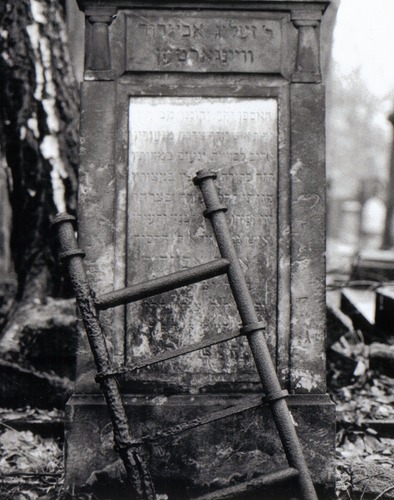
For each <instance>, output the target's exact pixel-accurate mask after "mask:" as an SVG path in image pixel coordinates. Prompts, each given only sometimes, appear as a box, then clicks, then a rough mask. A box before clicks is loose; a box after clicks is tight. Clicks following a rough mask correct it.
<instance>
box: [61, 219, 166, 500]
mask: <svg viewBox="0 0 394 500" xmlns="http://www.w3.org/2000/svg"><path fill="white" fill-rule="evenodd" d="M74 220H75V219H74V217H72V216H71V215H68V214H59V215H58V216H57V217H56V218H55V219H54V220H53V222H52V225H53V226H55V227H56V229H57V237H58V240H59V246H60V259H61V260H63V261H64V262H65V263H66V265H67V267H68V273H69V276H70V279H71V283H72V286H73V289H74V293H75V296H76V300H77V305H78V307H79V310H80V312H81V316H82V319H83V323H84V326H85V330H86V334H87V337H88V339H89V343H90V347H91V350H92V353H93V356H94V360H95V363H96V368H97V371H98V372H99V373H108V372H110V371H111V368H112V366H111V361H110V357H109V354H108V350H107V347H106V343H105V337H104V334H103V331H102V329H101V325H100V322H99V320H98V315H97V310H96V307H95V304H94V301H93V297H92V293H91V290H90V287H89V284H88V281H87V278H86V274H85V270H84V266H83V260H82V259H83V256H84V252H82V251H81V250H80V249H79V248H78V245H77V241H76V239H75V235H74V228H73V224H72V223H73V222H74ZM100 385H101V389H102V392H103V394H104V397H105V399H106V402H107V406H108V410H109V414H110V418H111V422H112V426H113V430H114V441H115V447H116V449H117V451H118V453H119V455H120V457H121V459H122V461H123V463H124V466H125V469H126V472H127V478H128V481H129V483H130V498H138V499H141V500H154V498H155V496H156V495H155V490H154V486H153V483H152V480H151V477H150V473H149V470H148V467H147V465H146V464H145V462H144V460H143V458H142V456H141V450H140V448H138V447H135V446H132V439H131V436H130V431H129V425H128V420H127V415H126V411H125V408H124V406H123V403H122V399H121V395H120V391H119V387H118V384H117V381H116V379H115V378H114V377H112V376H108V377H102V378H100Z"/></svg>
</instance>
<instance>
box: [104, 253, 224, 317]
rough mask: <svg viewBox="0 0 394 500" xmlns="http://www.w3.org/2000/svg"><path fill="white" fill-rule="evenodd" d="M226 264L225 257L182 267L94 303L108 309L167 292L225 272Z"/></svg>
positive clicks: (110, 293)
mask: <svg viewBox="0 0 394 500" xmlns="http://www.w3.org/2000/svg"><path fill="white" fill-rule="evenodd" d="M228 266H229V261H228V260H226V259H217V260H212V261H211V262H207V263H206V264H201V265H199V266H195V267H191V268H189V269H183V270H182V271H177V272H175V273H171V274H167V276H162V277H160V278H155V279H152V280H149V281H144V282H143V283H137V284H136V285H131V286H128V287H126V288H122V289H121V290H115V291H114V292H109V293H105V294H103V295H100V296H99V297H96V299H95V304H96V307H97V309H100V310H104V309H109V308H110V307H115V306H119V305H121V304H129V303H131V302H136V301H137V300H141V299H146V298H148V297H153V296H154V295H158V294H159V293H164V292H169V291H171V290H176V289H177V288H181V287H182V286H187V285H192V284H193V283H198V282H200V281H203V280H207V279H210V278H214V277H215V276H220V275H221V274H226V272H227V269H228Z"/></svg>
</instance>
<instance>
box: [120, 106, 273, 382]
mask: <svg viewBox="0 0 394 500" xmlns="http://www.w3.org/2000/svg"><path fill="white" fill-rule="evenodd" d="M129 120H130V121H129V172H128V175H129V183H128V207H127V213H128V225H127V231H128V244H127V252H128V254H127V281H128V284H133V283H138V282H141V281H144V280H147V279H151V278H154V277H159V276H163V275H165V274H168V273H171V272H175V271H177V270H180V269H183V268H185V267H192V266H195V265H198V264H202V263H205V262H208V261H210V260H212V259H214V258H218V257H220V255H219V253H218V250H217V245H216V241H215V240H214V236H213V233H212V230H211V228H210V225H209V222H208V221H207V220H206V219H205V218H204V217H203V210H204V208H205V207H204V205H203V202H202V198H201V194H200V192H199V190H198V189H197V188H196V187H195V186H194V185H193V182H192V179H193V177H194V175H195V173H196V172H197V171H198V170H200V169H202V168H209V169H213V170H215V171H217V172H218V179H217V181H216V182H217V186H218V190H219V193H220V195H221V199H222V202H223V203H225V204H226V205H227V206H228V209H229V210H228V212H227V216H228V221H229V225H230V230H231V232H232V235H233V239H234V242H235V245H236V248H237V251H238V254H239V256H240V259H241V264H242V266H243V268H244V271H245V275H246V278H247V281H248V283H249V285H250V289H251V293H252V297H253V299H254V301H255V304H256V307H257V310H258V313H259V315H260V316H261V317H265V318H266V320H267V321H268V324H269V334H268V341H269V343H270V345H271V348H272V350H273V351H274V348H275V334H276V331H275V325H276V293H277V164H278V163H277V155H278V153H277V149H278V138H277V127H278V118H277V101H276V100H275V99H266V98H259V99H255V98H237V99H235V98H196V97H194V98H190V97H188V98H181V97H137V98H132V99H130V109H129ZM239 325H240V318H239V316H238V312H237V310H236V307H235V305H234V301H233V298H232V295H231V291H230V288H229V285H228V283H227V278H226V277H218V278H215V279H214V280H209V281H207V282H203V283H199V284H197V285H193V286H192V287H187V288H184V289H182V290H180V291H174V292H169V293H166V294H162V295H158V296H156V297H154V298H151V299H147V300H144V301H142V302H140V303H137V304H133V305H131V306H129V308H128V315H127V329H126V330H127V333H126V335H127V338H126V344H127V353H128V362H133V361H135V360H136V359H138V358H140V357H146V356H151V355H154V354H157V353H158V352H161V351H163V350H168V349H175V348H179V347H183V346H185V345H188V344H191V343H194V342H198V341H200V340H202V339H203V338H206V337H209V336H214V335H221V334H224V333H226V332H231V331H233V332H236V331H237V330H238V328H239ZM166 364H167V365H168V366H167V367H166V368H164V370H165V373H166V377H167V378H166V380H169V381H170V380H171V377H172V374H173V375H174V377H173V378H174V380H175V379H176V377H178V378H177V380H178V381H179V374H180V373H182V374H184V377H186V378H188V380H187V382H186V381H185V384H186V383H187V385H188V387H190V384H191V382H190V377H191V375H193V377H192V378H193V379H194V380H198V383H199V384H207V383H215V382H223V381H226V380H232V379H233V378H235V379H239V378H240V377H241V380H243V378H244V379H245V380H250V377H252V374H253V377H255V369H254V365H253V361H252V360H251V358H250V353H249V349H248V348H247V347H245V345H244V342H243V341H242V340H236V341H231V343H226V344H221V345H219V346H216V347H212V348H209V349H204V350H201V351H197V352H195V353H193V354H189V355H187V356H183V357H181V358H177V360H174V361H170V362H166ZM160 370H161V372H160V373H163V367H161V369H160ZM154 373H155V368H151V369H150V370H149V371H148V374H149V376H152V374H154ZM157 373H159V372H157ZM137 376H141V377H145V376H147V375H146V372H145V375H144V374H142V373H141V374H139V375H137ZM242 377H243V378H242Z"/></svg>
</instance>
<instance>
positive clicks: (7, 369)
mask: <svg viewBox="0 0 394 500" xmlns="http://www.w3.org/2000/svg"><path fill="white" fill-rule="evenodd" d="M72 390H73V384H72V383H71V382H70V380H69V379H67V378H61V377H58V376H57V375H54V374H48V373H40V372H38V371H36V370H34V369H30V368H23V367H21V366H19V365H18V364H16V363H11V362H8V361H4V360H2V359H0V399H1V404H2V406H4V407H6V408H23V407H25V406H34V407H37V408H54V407H55V408H64V405H65V404H66V401H67V399H68V398H69V397H70V395H71V393H72Z"/></svg>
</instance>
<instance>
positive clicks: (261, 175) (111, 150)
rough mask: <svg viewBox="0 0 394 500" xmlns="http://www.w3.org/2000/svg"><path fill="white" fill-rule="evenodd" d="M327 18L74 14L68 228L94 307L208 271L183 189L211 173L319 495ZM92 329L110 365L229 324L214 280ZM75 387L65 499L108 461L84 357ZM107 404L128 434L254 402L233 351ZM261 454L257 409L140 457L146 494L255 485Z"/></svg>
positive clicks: (211, 246)
mask: <svg viewBox="0 0 394 500" xmlns="http://www.w3.org/2000/svg"><path fill="white" fill-rule="evenodd" d="M327 3H328V2H315V1H313V0H306V1H304V2H299V1H298V0H297V1H296V0H294V1H293V0H290V1H286V2H285V1H283V0H276V1H274V2H272V1H270V2H265V1H261V2H258V3H256V2H252V3H249V2H242V3H241V2H239V3H233V4H231V5H230V4H222V3H219V2H218V3H213V2H205V1H203V2H199V3H196V2H194V1H190V2H187V1H186V2H182V3H179V5H178V4H176V5H174V4H173V3H170V2H168V3H167V2H161V3H160V6H152V4H151V3H149V2H140V3H139V4H138V6H137V5H135V4H134V3H133V2H131V1H128V0H126V1H123V2H117V1H116V0H113V1H108V2H105V1H100V2H98V3H97V2H94V1H93V0H80V1H79V5H80V7H81V10H83V11H84V13H85V18H86V24H85V27H86V61H85V73H84V83H83V86H82V119H81V159H82V160H81V169H80V194H79V214H78V227H79V239H80V245H81V247H82V248H83V249H84V250H85V252H86V255H87V257H86V261H85V262H86V265H87V269H88V274H89V278H90V280H91V283H92V286H93V288H94V290H95V292H96V293H97V294H101V293H103V292H108V291H110V290H113V289H120V288H122V287H124V286H127V285H131V284H136V283H139V282H141V281H145V280H148V279H152V278H155V277H160V276H163V275H166V274H168V273H171V272H175V271H177V270H180V269H184V268H187V267H192V266H195V265H197V264H201V263H205V262H207V261H210V260H212V259H214V258H217V257H218V256H219V254H218V250H217V246H216V243H215V240H214V238H213V234H212V231H211V228H210V225H209V222H208V221H206V220H205V219H204V217H203V214H202V212H203V209H204V206H203V203H202V199H201V196H200V193H199V190H198V189H197V188H196V187H195V186H194V185H193V183H192V179H193V177H194V176H195V174H196V172H197V171H198V170H201V169H206V168H208V169H213V170H215V171H217V172H218V178H217V181H216V182H217V186H218V190H219V192H220V196H221V200H222V202H223V203H225V204H226V205H227V207H228V212H227V218H228V222H229V226H230V230H231V233H232V236H233V239H234V243H235V246H236V249H237V252H238V253H239V257H240V261H241V265H242V267H243V270H244V272H245V276H246V279H247V282H248V284H249V287H250V290H251V295H252V298H253V300H254V302H255V305H256V309H257V311H258V314H259V316H260V317H261V319H265V320H266V321H267V323H268V330H267V342H268V345H269V348H270V351H271V354H272V357H273V359H274V361H275V363H276V368H277V373H278V376H279V378H280V381H281V383H282V386H283V388H284V389H287V390H289V392H290V393H291V397H290V398H289V405H290V407H291V410H292V414H293V415H294V418H295V419H296V422H297V424H298V429H299V434H300V436H301V439H302V441H303V443H304V446H305V452H306V455H307V459H308V461H309V463H310V466H311V469H312V475H313V476H314V477H315V478H316V480H317V483H319V484H320V485H321V488H323V489H324V488H326V489H327V490H330V488H331V490H332V485H333V478H334V475H333V471H334V468H333V458H334V456H333V444H332V443H333V436H334V433H335V418H334V409H333V405H332V403H331V402H330V400H329V398H328V396H327V394H326V385H325V379H326V374H325V303H324V302H325V301H324V282H325V279H324V278H325V276H324V257H323V256H324V251H325V248H324V238H325V234H324V219H325V213H324V212H325V193H324V86H323V85H322V83H321V75H320V67H319V53H320V46H319V26H320V20H321V17H322V14H323V12H324V9H325V7H326V5H327ZM100 316H101V320H102V322H103V325H104V327H105V331H106V336H107V341H108V345H109V348H110V350H111V353H112V356H113V359H114V362H115V363H116V364H117V365H121V366H123V365H126V366H127V365H129V364H132V363H134V362H135V361H138V360H141V359H144V358H146V357H149V356H152V355H156V354H158V353H161V352H165V351H170V350H171V349H177V348H180V347H184V346H185V345H188V344H191V343H194V342H199V341H201V340H203V339H206V338H210V337H213V336H216V335H221V334H224V333H226V332H229V333H231V332H234V333H236V332H237V331H238V329H239V326H240V319H239V316H238V313H237V310H236V308H235V306H234V303H233V300H232V297H231V293H230V291H229V286H228V285H227V282H226V278H224V277H217V278H215V279H213V280H210V281H209V282H203V283H199V284H197V285H193V286H191V287H189V288H187V289H184V290H177V291H173V292H168V293H165V294H162V295H158V296H156V297H154V298H150V299H145V300H143V301H141V302H140V303H136V304H132V305H129V306H127V307H123V306H119V307H116V308H115V309H114V310H111V311H106V312H103V313H101V315H100ZM78 374H79V375H78V380H77V386H76V393H75V395H74V396H73V398H72V399H71V401H70V403H69V419H68V424H67V429H68V433H67V457H66V460H67V477H66V484H67V487H69V488H73V487H76V488H77V489H78V487H80V485H81V484H83V483H84V482H85V481H86V480H87V478H88V477H89V476H90V474H91V473H92V472H93V470H96V469H104V468H105V467H107V466H108V465H109V464H110V463H111V462H113V461H115V460H116V455H115V454H114V453H113V450H112V445H113V441H112V431H111V426H110V425H109V423H108V416H107V413H106V409H105V406H104V404H103V402H102V399H101V396H100V395H99V394H98V389H97V386H96V385H95V384H94V369H93V363H92V360H91V355H90V353H89V349H88V346H87V345H86V342H85V343H81V345H80V349H79V359H78ZM121 388H122V391H123V393H124V400H125V403H126V407H127V411H128V412H129V415H130V426H131V430H132V432H133V433H134V434H135V435H139V434H141V433H145V432H146V431H147V430H149V431H154V430H155V429H158V428H161V427H166V426H168V425H174V424H177V423H179V422H180V421H183V420H185V419H187V418H195V416H197V415H206V414H207V413H209V412H211V411H212V410H213V409H221V408H224V407H226V406H229V405H231V404H234V403H237V402H240V401H243V399H244V398H245V396H246V395H248V394H255V395H256V394H257V395H258V394H261V385H260V382H259V380H258V377H257V374H256V372H255V370H254V364H253V360H252V357H251V354H250V352H249V348H248V347H247V345H246V342H245V340H244V339H242V338H239V339H235V340H232V341H231V343H223V344H219V345H217V346H215V347H211V348H205V349H202V350H200V351H196V352H194V353H192V354H188V355H186V356H183V357H179V358H176V359H174V360H171V361H166V362H165V363H163V364H158V365H154V366H152V367H149V368H145V369H141V370H139V371H138V372H136V373H133V374H129V375H128V376H125V377H123V378H122V381H121ZM226 430H227V431H230V432H227V433H226ZM256 435H258V436H257V437H256ZM275 436H276V434H275V432H274V428H273V423H272V419H271V416H270V412H269V410H268V408H264V409H261V410H259V411H249V412H245V413H243V414H242V415H238V416H233V417H231V418H229V419H227V420H226V422H224V423H223V422H222V423H217V424H210V425H207V426H203V427H200V428H198V429H197V430H195V431H194V432H189V433H186V434H184V435H182V436H180V437H179V439H177V444H178V446H173V445H172V444H171V443H170V442H167V441H165V442H161V443H158V444H157V446H153V447H150V448H149V455H150V466H151V468H152V473H153V476H154V480H155V482H156V484H157V485H158V488H159V491H160V488H161V489H162V491H163V492H167V493H168V492H172V493H173V492H174V491H176V492H177V495H178V497H179V495H180V496H182V495H184V496H186V495H188V494H189V493H187V491H189V492H195V493H197V492H199V491H203V490H204V488H209V487H217V486H219V485H225V484H226V482H227V484H228V482H229V481H231V479H230V477H233V476H232V475H233V474H234V473H235V474H238V475H239V477H242V478H245V477H246V478H251V477H253V476H255V475H258V474H261V472H262V469H264V470H265V471H268V470H272V469H273V468H275V466H277V465H280V464H284V462H285V459H284V456H283V453H282V452H281V447H280V443H279V440H278V438H277V437H275ZM240 442H242V443H243V444H242V446H241V447H240ZM226 450H227V451H226ZM81 457H82V458H81ZM81 462H82V463H84V466H83V467H81V465H80V464H81ZM208 465H209V467H208ZM237 477H238V476H237ZM215 485H216V486H215Z"/></svg>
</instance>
